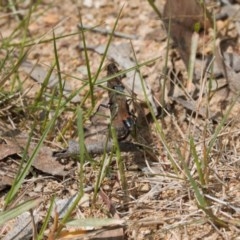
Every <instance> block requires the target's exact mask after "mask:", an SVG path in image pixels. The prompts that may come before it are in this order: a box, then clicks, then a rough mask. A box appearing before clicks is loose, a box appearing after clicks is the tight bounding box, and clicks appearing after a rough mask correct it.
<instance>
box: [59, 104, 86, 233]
mask: <svg viewBox="0 0 240 240" xmlns="http://www.w3.org/2000/svg"><path fill="white" fill-rule="evenodd" d="M77 126H78V138H79V147H80V149H81V151H80V154H79V163H80V169H79V192H78V194H77V196H76V199H75V200H74V202H73V204H72V205H71V206H70V207H69V208H68V210H67V212H66V214H65V215H64V217H63V219H62V220H61V223H60V224H59V227H58V229H57V232H56V237H58V236H59V235H60V234H61V231H62V229H63V227H64V225H65V223H66V222H67V221H68V220H69V217H70V216H71V214H72V212H73V211H74V209H76V207H77V205H78V203H79V201H80V200H81V198H82V196H83V194H84V186H83V176H84V173H83V165H84V157H85V145H84V130H83V113H82V109H81V108H80V106H78V108H77Z"/></svg>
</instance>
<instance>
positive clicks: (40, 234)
mask: <svg viewBox="0 0 240 240" xmlns="http://www.w3.org/2000/svg"><path fill="white" fill-rule="evenodd" d="M54 201H55V196H53V197H52V198H51V201H50V206H49V208H48V210H47V215H46V216H45V217H44V220H43V224H42V226H41V229H40V231H39V233H38V236H37V240H41V239H43V235H44V231H45V230H46V228H47V225H48V223H49V221H50V218H51V213H52V209H53V206H54Z"/></svg>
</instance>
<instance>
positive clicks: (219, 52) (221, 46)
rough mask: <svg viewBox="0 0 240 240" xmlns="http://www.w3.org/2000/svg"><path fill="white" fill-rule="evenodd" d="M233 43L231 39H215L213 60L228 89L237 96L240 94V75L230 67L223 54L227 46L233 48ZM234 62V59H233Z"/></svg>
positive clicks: (228, 60)
mask: <svg viewBox="0 0 240 240" xmlns="http://www.w3.org/2000/svg"><path fill="white" fill-rule="evenodd" d="M234 45H235V42H234V40H233V39H223V40H220V39H217V40H216V53H215V59H216V64H217V65H218V67H219V69H221V71H222V74H223V76H224V77H225V78H226V80H227V82H228V85H229V89H230V90H231V92H232V93H234V94H239V92H240V82H239V78H240V73H239V72H236V71H235V69H234V67H232V66H231V65H236V64H231V62H230V59H229V58H226V57H225V56H226V55H225V54H224V52H225V51H226V50H227V48H228V47H229V46H234ZM235 60H236V59H235Z"/></svg>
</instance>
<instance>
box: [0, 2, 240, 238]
mask: <svg viewBox="0 0 240 240" xmlns="http://www.w3.org/2000/svg"><path fill="white" fill-rule="evenodd" d="M208 2H209V5H211V4H212V5H211V6H213V7H212V8H211V9H214V10H215V9H217V10H218V12H219V11H220V10H221V8H222V6H225V5H222V6H220V5H218V4H217V3H218V1H208ZM230 2H231V3H230ZM156 4H157V6H158V7H159V9H160V10H161V11H162V9H163V7H164V4H165V1H163V0H159V1H156ZM214 4H215V5H214ZM229 4H230V5H231V6H232V5H234V6H235V5H238V3H237V1H229ZM30 6H31V1H23V2H21V3H19V4H18V9H16V11H19V13H20V16H25V14H28V13H29V8H30ZM36 6H37V7H36V9H32V15H31V18H30V22H29V25H28V28H27V38H29V39H30V40H31V42H33V43H34V44H32V45H30V46H27V48H28V49H29V50H28V54H27V57H26V58H25V59H24V61H27V62H28V63H31V64H32V65H31V66H34V64H39V66H41V69H40V70H39V74H40V73H41V71H43V70H42V69H45V70H46V71H48V70H49V69H50V68H51V66H52V65H53V63H54V61H55V57H56V54H55V50H54V44H53V41H52V40H50V41H46V40H47V39H52V38H53V33H54V34H55V36H56V38H57V39H56V48H57V54H58V59H59V64H60V69H61V74H62V77H63V79H64V80H66V82H67V83H68V87H69V89H70V90H69V91H70V93H71V91H74V90H76V89H79V88H80V87H81V86H82V85H83V84H84V83H85V82H84V81H86V79H88V73H87V64H86V62H87V61H86V56H85V52H84V50H83V37H82V35H81V31H80V30H79V24H80V23H81V21H82V25H83V26H85V27H89V28H91V27H96V29H98V30H99V29H101V30H104V32H105V33H106V31H110V32H111V31H112V29H113V27H114V24H115V23H116V20H117V18H118V15H119V13H120V11H121V9H122V12H121V16H120V18H119V21H118V23H117V28H116V31H115V34H114V35H115V36H114V37H113V39H112V41H111V45H112V46H120V47H119V48H116V47H115V48H114V51H115V52H114V51H113V53H111V54H112V55H114V57H116V58H117V57H119V58H118V59H120V60H119V62H120V64H119V65H120V68H121V69H123V70H124V67H122V66H121V64H123V65H124V61H127V60H124V57H123V56H125V55H124V54H125V52H124V51H126V52H127V57H126V59H128V60H131V61H134V59H137V61H138V63H144V62H147V61H149V62H147V63H146V64H144V66H143V67H141V74H142V76H143V78H144V80H145V82H146V84H147V85H148V87H149V88H151V91H150V93H149V94H150V95H151V96H153V97H154V99H155V103H156V108H157V109H158V110H159V109H160V111H159V112H158V114H157V117H156V119H155V120H153V121H150V122H149V128H148V127H147V130H146V131H148V132H147V134H146V135H145V136H144V135H143V136H142V139H143V143H144V144H149V146H150V147H151V151H152V154H148V153H145V152H142V151H140V152H138V153H134V154H131V153H122V159H123V162H124V167H125V174H126V179H127V189H128V194H129V196H130V199H128V201H127V202H126V200H125V199H124V193H123V189H122V185H121V181H120V179H121V177H120V176H119V173H118V170H119V169H118V168H117V165H116V159H115V158H114V160H113V161H112V162H111V164H110V166H109V168H110V170H108V171H109V174H107V175H106V177H105V178H104V179H103V180H102V184H101V188H100V190H99V194H98V197H97V200H96V202H95V203H93V192H94V189H93V188H94V184H95V182H96V179H97V175H98V171H99V165H98V164H91V163H89V162H88V163H86V164H85V165H84V189H85V193H84V197H83V199H81V201H80V203H79V204H78V209H76V210H75V211H74V215H73V217H74V218H90V217H91V218H107V217H109V218H113V219H116V220H124V224H122V225H121V224H120V226H118V228H116V229H111V230H110V228H106V231H105V233H98V235H97V236H98V237H99V239H100V238H101V239H108V237H109V239H110V237H113V238H114V239H240V237H239V235H240V228H239V225H240V224H239V217H240V201H239V194H240V183H239V176H240V174H239V173H240V171H239V160H240V159H239V156H238V154H239V151H240V148H239V147H240V145H239V144H240V142H239V119H238V115H239V102H238V100H236V101H235V99H237V98H236V96H237V94H236V93H235V92H233V91H232V89H233V88H234V89H236V87H235V85H234V83H232V84H228V85H226V76H225V75H224V73H222V75H221V74H220V75H221V76H220V77H219V80H218V81H215V80H213V82H211V84H212V88H211V90H209V88H208V87H209V82H210V80H209V79H211V77H208V78H207V77H206V78H205V77H202V78H200V80H199V79H198V80H197V81H196V82H197V83H196V85H197V88H196V95H195V97H194V98H192V101H190V100H189V99H188V98H187V97H188V96H189V95H188V93H187V91H188V90H189V89H187V87H186V86H187V84H188V83H187V78H188V77H187V76H188V74H187V71H186V67H185V65H184V62H183V61H182V59H181V57H180V54H179V51H178V50H177V48H176V45H175V44H174V43H173V42H172V40H170V43H168V41H167V40H168V39H169V38H167V32H166V30H165V28H164V24H163V22H162V20H160V19H159V17H158V16H157V14H156V13H155V12H154V11H153V8H152V7H151V6H150V5H149V3H148V1H144V0H131V1H126V2H123V1H118V0H113V1H106V0H94V1H93V0H83V1H62V0H59V1H48V0H45V1H44V0H43V1H40V3H39V4H38V5H36ZM211 6H210V7H211ZM6 9H7V8H4V10H3V11H2V13H1V14H2V17H1V18H0V26H1V30H0V31H1V39H2V41H3V39H6V38H8V37H9V36H10V35H11V34H12V33H13V31H14V29H15V28H16V27H17V26H18V24H19V22H20V21H21V20H20V19H18V17H17V16H18V15H17V14H15V15H13V14H10V13H11V11H12V9H11V11H8V10H6ZM231 21H232V19H230V18H229V17H227V18H225V19H222V18H220V20H218V21H217V22H216V24H217V26H218V27H219V28H222V29H223V30H222V32H221V33H222V35H223V36H225V37H235V38H236V39H237V44H236V48H235V49H233V50H232V51H233V52H234V51H235V53H236V55H238V51H239V49H238V44H239V41H238V38H239V36H238V32H237V31H236V30H235V28H236V26H237V25H235V22H234V21H233V22H231ZM227 24H228V27H226V28H225V26H226V25H227ZM226 29H227V30H226ZM235 31H236V32H235ZM72 33H76V34H72ZM105 33H104V34H102V33H100V32H99V31H92V30H86V31H85V34H84V35H85V41H86V44H87V47H88V48H89V51H88V59H89V64H90V69H91V74H92V76H93V75H94V74H96V72H97V70H98V67H99V64H100V62H101V59H102V55H101V54H99V51H102V50H99V49H97V47H99V46H106V44H107V43H108V39H109V37H110V36H109V34H105ZM117 33H120V34H121V35H120V36H117ZM19 35H20V34H16V37H15V38H14V41H12V42H11V43H12V46H13V52H11V53H10V54H13V55H14V54H15V55H19V54H20V52H19V48H18V46H19V45H14V44H19V41H22V40H21V39H22V38H19ZM21 37H22V36H21ZM205 38H206V39H207V40H206V39H205ZM204 39H205V41H208V39H210V33H209V35H207V36H204ZM2 44H3V43H2ZM168 44H170V49H169V52H168V55H167V46H168ZM209 45H210V44H209ZM209 45H207V47H206V49H205V50H204V51H205V53H206V55H207V54H209V53H212V52H213V51H212V49H210V47H209ZM126 46H127V47H126ZM129 46H130V48H131V51H129V50H128V48H129ZM208 47H209V48H208ZM93 50H94V51H93ZM133 52H134V54H135V56H134V54H133ZM4 54H6V52H5V51H4V50H3V49H2V50H1V56H4ZM111 54H110V55H108V58H107V59H106V60H105V62H104V64H103V67H104V66H106V64H107V63H108V61H110V59H112V58H113V57H112V55H111ZM167 56H168V59H166V58H167ZM155 58H156V60H154V61H153V59H155ZM237 59H238V58H237ZM114 60H115V61H116V59H115V58H114ZM150 60H151V61H150ZM234 61H235V60H234ZM237 63H238V62H237V60H236V64H235V63H233V65H234V64H235V65H238V64H237ZM197 64H200V65H199V66H202V65H203V63H202V62H200V61H199V62H197ZM201 64H202V65H201ZM26 66H27V65H26V64H25V65H24V66H23V65H22V66H20V68H19V69H18V71H17V73H16V74H17V76H18V77H16V76H15V78H14V79H17V80H14V81H16V82H15V83H14V88H17V89H19V92H20V94H19V95H17V94H15V95H14V96H13V97H12V98H11V99H12V100H11V99H10V100H11V101H10V100H8V101H6V102H2V103H0V105H1V109H0V124H1V125H0V130H1V131H0V132H1V135H2V140H1V146H0V149H1V151H2V153H0V163H1V164H2V165H0V166H1V172H2V173H1V175H0V176H1V179H2V181H5V182H4V184H3V186H1V201H0V206H1V209H2V208H3V205H4V198H5V197H6V194H7V192H8V190H9V189H10V186H11V184H12V180H11V179H10V180H8V181H7V180H6V178H3V176H6V175H7V173H6V171H8V172H9V171H10V170H9V167H10V169H11V171H12V172H13V173H14V172H16V169H17V166H18V163H17V161H18V160H19V155H18V151H20V150H19V148H17V147H16V145H14V143H12V141H8V140H6V139H8V138H7V137H4V134H3V133H4V132H5V130H14V129H15V130H19V131H20V132H21V134H22V135H21V136H23V137H22V138H23V139H25V140H21V141H22V142H21V144H22V145H21V147H24V144H26V139H27V135H26V134H29V132H31V131H30V130H31V129H32V126H33V122H34V121H36V120H37V121H36V122H37V123H39V124H37V125H36V127H35V131H34V133H33V136H34V139H35V140H36V142H37V140H39V139H40V136H41V134H42V131H43V129H42V128H43V125H42V122H41V119H42V115H44V111H43V110H42V109H41V108H40V109H31V107H30V106H31V104H32V103H33V102H34V99H36V96H37V94H39V90H40V88H41V83H42V82H41V81H39V78H38V77H36V76H33V75H31V74H32V73H30V72H31V71H29V68H27V67H26ZM231 66H232V65H231ZM131 67H132V66H129V67H125V69H128V68H131ZM200 68H201V67H199V69H200ZM9 69H11V63H10V64H9ZM26 69H27V70H26ZM199 69H198V67H196V69H195V70H196V71H197V70H199ZM234 69H235V68H234ZM239 70H240V69H239ZM239 70H238V71H239ZM5 71H6V72H7V71H8V69H5ZM209 71H210V70H209ZM53 72H54V74H55V75H57V71H56V67H55V69H54V71H53ZM220 72H221V71H220ZM236 72H237V70H236ZM4 74H5V72H2V73H1V76H4ZM236 74H237V73H236ZM29 75H30V76H31V77H30V76H29ZM166 75H167V81H168V82H167V83H166V88H165V93H164V92H163V85H162V83H163V79H164V76H166ZM105 76H106V71H105V70H104V69H103V70H102V71H101V73H100V75H99V79H102V78H104V77H105ZM231 76H232V75H231ZM234 76H235V75H234ZM213 78H214V79H215V77H213ZM169 79H171V83H170V80H169ZM125 81H126V82H125V84H126V86H127V87H128V88H130V89H133V86H131V84H130V83H129V82H127V81H128V80H125ZM176 81H178V83H176ZM12 82H13V77H12V76H11V77H10V79H8V80H7V81H6V82H5V84H4V87H3V88H2V89H4V92H8V91H10V90H11V87H12V86H13V83H12ZM179 82H180V83H179ZM194 84H195V82H194V83H193V85H194ZM228 86H230V90H229V87H228ZM233 86H234V87H233ZM48 87H49V89H48V90H47V91H46V92H45V93H44V94H45V95H44V97H45V99H47V96H48V94H49V95H50V93H51V92H52V91H53V90H51V87H50V86H48ZM190 87H191V88H193V86H190ZM186 89H187V90H186ZM87 91H88V88H84V89H83V90H82V91H79V94H78V95H77V96H76V98H75V101H72V102H71V103H69V105H68V106H67V107H66V109H65V111H64V112H63V113H62V114H61V116H60V117H59V118H58V120H57V122H56V126H55V127H54V129H53V130H52V131H51V132H50V134H49V136H48V137H47V138H46V140H45V142H44V149H43V150H42V152H41V156H38V158H37V160H36V161H35V163H34V164H33V167H32V169H31V170H30V173H29V174H28V176H27V178H26V180H25V181H24V183H23V184H22V187H21V189H20V192H19V195H18V198H17V201H20V202H22V201H26V200H28V199H30V198H33V197H38V198H40V199H41V200H42V202H41V204H39V206H38V209H37V214H38V216H39V220H38V225H39V226H41V224H42V222H41V221H42V219H44V217H46V212H47V210H48V209H49V207H50V199H51V197H52V196H53V195H55V197H56V202H58V201H60V200H66V199H69V198H71V197H73V196H75V194H76V193H77V192H78V190H79V176H78V174H79V173H78V170H79V164H78V163H76V161H74V160H72V159H70V160H69V161H64V160H63V162H60V163H58V165H54V164H55V163H54V161H56V159H53V158H52V156H51V153H52V152H53V151H56V150H59V149H62V148H64V147H65V146H66V145H67V142H68V140H69V139H77V125H76V119H75V117H74V113H75V110H76V108H77V106H79V105H80V104H81V102H82V100H83V99H84V97H85V96H86V93H87ZM170 92H171V93H170ZM94 93H95V97H96V99H97V102H96V106H98V105H99V104H101V103H103V102H106V101H107V100H106V99H107V91H106V89H105V90H104V89H102V88H98V87H96V89H95V90H94ZM141 94H142V92H141V93H139V98H140V99H141V100H142V101H144V97H143V94H142V95H141ZM164 94H165V95H164ZM163 96H165V106H164V110H163V108H162V105H161V103H162V102H161V101H162V99H163ZM183 96H184V97H186V96H187V97H186V98H183ZM45 101H46V104H48V103H49V101H48V100H45ZM233 101H234V102H233ZM232 102H233V104H232ZM231 104H232V105H231ZM146 106H147V105H146V104H145V110H144V111H145V113H146V114H149V109H148V108H147V107H146ZM81 107H82V109H83V111H84V112H87V110H88V109H89V108H90V107H91V101H90V99H87V101H86V102H85V103H84V105H83V106H81ZM228 109H230V110H229V112H228ZM225 116H226V119H225V120H224V122H223V119H224V118H225ZM89 122H90V121H89V119H86V120H85V124H86V128H88V126H89V124H90V123H89ZM68 124H70V126H71V127H69V128H68V129H67V130H66V132H64V136H62V135H61V133H62V130H63V129H64V128H65V127H66V126H68ZM159 126H160V128H161V129H162V130H161V131H162V134H163V135H160V134H159V131H158V130H157V129H159ZM145 128H146V127H145ZM145 128H144V127H143V129H145ZM139 131H140V130H139ZM143 134H144V130H143ZM148 134H149V135H148ZM163 136H164V137H163ZM97 138H98V139H100V138H101V137H99V136H98V137H97ZM191 138H192V140H193V142H194V144H193V145H194V146H195V148H194V147H193V145H192V146H190V144H189V143H190V139H191ZM16 139H17V138H16ZM150 140H151V141H150ZM149 141H150V142H151V143H149ZM3 142H4V144H3ZM11 144H12V145H11ZM211 144H212V145H211ZM166 146H167V147H166ZM210 146H211V152H210V153H208V154H209V155H208V156H209V157H208V158H205V157H206V154H207V151H208V149H210ZM193 148H194V150H195V152H194V150H193ZM4 149H5V150H6V149H7V150H6V151H10V150H9V149H11V151H12V152H11V154H9V153H5V152H4ZM3 152H4V153H3ZM17 155H18V156H17ZM153 155H154V157H153ZM196 156H198V157H199V159H200V160H199V161H203V165H204V164H205V166H204V168H203V169H204V178H205V180H206V181H205V184H203V182H201V178H200V177H199V176H200V174H199V172H198V169H197V167H196V165H197V164H196V161H197V160H196ZM206 159H207V160H206ZM94 160H96V162H98V161H101V156H96V157H95V158H94ZM205 160H206V161H205ZM50 161H52V162H51V163H50ZM204 161H205V162H204ZM183 162H186V163H187V165H188V167H189V173H190V175H191V176H192V178H193V179H195V181H194V182H195V183H196V184H198V186H200V187H199V188H198V189H201V192H200V195H202V196H204V199H205V200H206V201H207V203H208V206H207V208H208V210H209V211H211V213H212V214H213V215H214V216H216V218H217V219H221V221H223V223H224V224H221V223H220V224H219V225H218V224H216V221H215V220H216V219H215V218H214V217H213V218H211V217H209V214H208V212H206V211H204V210H203V209H201V207H200V206H201V203H199V202H198V200H199V198H198V197H197V196H196V190H195V189H194V186H193V185H192V184H191V183H192V182H191V181H190V180H189V176H188V174H187V173H188V171H187V170H186V169H185V165H184V164H183ZM51 164H53V165H51ZM174 166H175V168H174ZM5 169H8V170H5ZM14 169H15V170H14ZM58 171H59V172H58ZM3 179H4V180H3ZM59 204H60V203H59ZM112 208H114V211H113V210H112ZM53 215H54V214H53ZM23 221H24V220H23ZM52 225H53V218H52V219H51V220H50V223H49V225H48V227H47V229H46V231H45V239H47V236H48V234H49V232H50V231H51V230H50V229H51V227H52ZM223 225H224V226H223ZM76 229H77V228H73V229H72V230H73V231H76ZM68 230H69V229H68ZM90 230H92V229H91V228H88V229H87V230H86V232H85V233H84V234H83V235H82V238H84V237H86V238H87V237H88V234H90V233H89V232H90ZM11 231H15V227H14V221H12V222H11V223H8V224H6V225H4V226H3V227H2V228H1V232H0V238H3V239H5V240H6V239H11V237H10V236H9V233H10V232H11ZM68 237H69V239H74V238H73V237H72V238H71V235H70V233H68ZM82 238H81V237H77V238H76V239H82ZM113 238H112V239H113ZM15 239H23V238H20V237H18V238H15ZM26 239H28V238H26ZM29 239H30V238H29ZM49 239H50V238H49ZM62 239H65V238H62Z"/></svg>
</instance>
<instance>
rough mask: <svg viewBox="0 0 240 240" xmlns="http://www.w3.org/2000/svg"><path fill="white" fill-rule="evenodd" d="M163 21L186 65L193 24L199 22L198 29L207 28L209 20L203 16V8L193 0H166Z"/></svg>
mask: <svg viewBox="0 0 240 240" xmlns="http://www.w3.org/2000/svg"><path fill="white" fill-rule="evenodd" d="M163 21H164V24H165V27H166V29H167V31H168V29H169V28H170V36H171V37H172V39H173V40H174V42H175V43H176V45H177V48H178V50H179V53H180V55H181V58H182V60H183V61H184V63H185V65H186V67H188V64H189V56H190V53H191V48H190V47H191V39H192V34H193V33H194V31H195V29H194V28H195V25H196V24H200V30H203V29H208V28H209V27H210V26H211V22H210V21H209V20H208V19H207V18H206V17H205V13H204V11H203V8H202V7H201V6H200V5H199V3H198V2H197V1H195V0H179V1H175V0H167V2H166V4H165V7H164V11H163Z"/></svg>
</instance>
